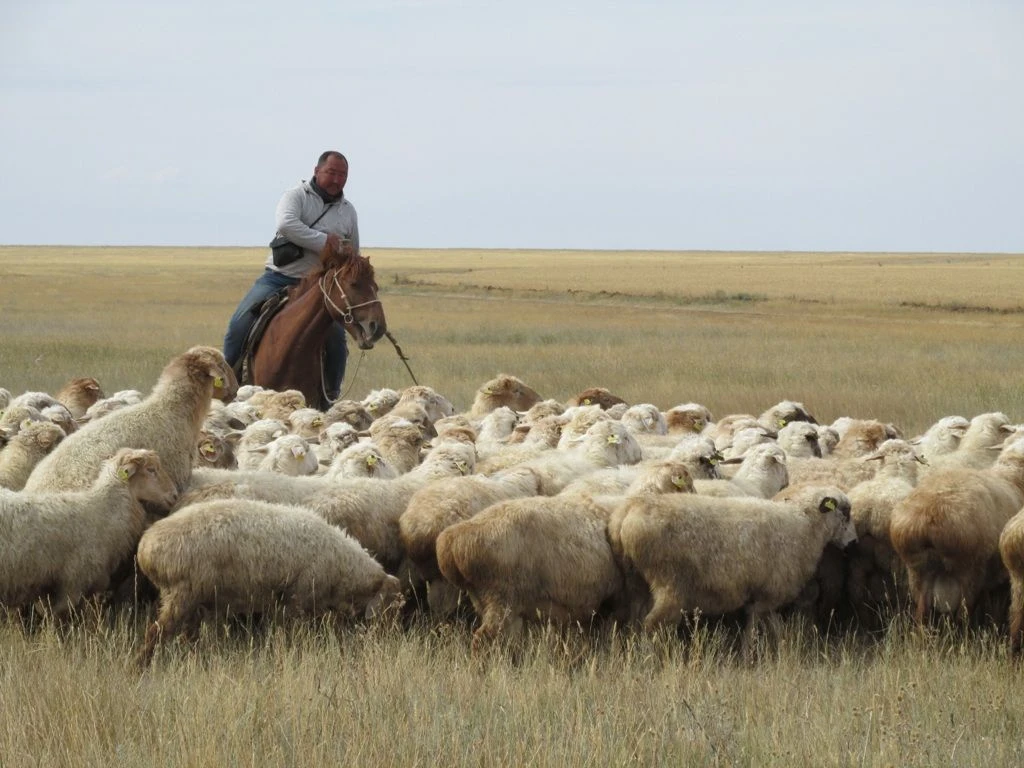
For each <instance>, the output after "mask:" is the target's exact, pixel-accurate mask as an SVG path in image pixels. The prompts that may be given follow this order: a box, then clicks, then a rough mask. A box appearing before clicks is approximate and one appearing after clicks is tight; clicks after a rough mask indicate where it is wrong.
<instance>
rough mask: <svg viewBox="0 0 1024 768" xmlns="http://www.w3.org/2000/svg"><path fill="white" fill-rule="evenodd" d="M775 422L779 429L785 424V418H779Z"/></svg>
mask: <svg viewBox="0 0 1024 768" xmlns="http://www.w3.org/2000/svg"><path fill="white" fill-rule="evenodd" d="M776 423H777V424H778V425H779V429H782V428H783V427H784V426H786V420H785V419H779V420H778V422H776Z"/></svg>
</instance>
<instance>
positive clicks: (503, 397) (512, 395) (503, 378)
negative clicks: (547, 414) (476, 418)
mask: <svg viewBox="0 0 1024 768" xmlns="http://www.w3.org/2000/svg"><path fill="white" fill-rule="evenodd" d="M540 400H541V397H540V395H538V394H537V392H536V391H535V390H534V389H532V388H531V387H529V386H527V385H526V384H525V383H524V382H523V381H522V380H521V379H518V378H516V377H515V376H512V375H510V374H507V373H502V374H500V375H498V376H497V377H495V378H493V379H491V380H490V381H488V382H487V383H486V384H484V385H483V386H482V387H480V388H479V389H478V390H477V391H476V398H475V399H474V400H473V408H472V412H473V413H476V414H480V415H482V414H484V413H488V412H490V411H493V410H494V409H495V408H497V407H499V406H502V405H507V406H508V407H509V408H512V409H513V410H516V411H525V410H526V409H528V408H532V407H533V406H534V405H536V404H537V403H539V402H540Z"/></svg>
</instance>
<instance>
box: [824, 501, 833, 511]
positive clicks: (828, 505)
mask: <svg viewBox="0 0 1024 768" xmlns="http://www.w3.org/2000/svg"><path fill="white" fill-rule="evenodd" d="M825 509H827V510H828V511H829V512H835V511H836V501H835V499H825Z"/></svg>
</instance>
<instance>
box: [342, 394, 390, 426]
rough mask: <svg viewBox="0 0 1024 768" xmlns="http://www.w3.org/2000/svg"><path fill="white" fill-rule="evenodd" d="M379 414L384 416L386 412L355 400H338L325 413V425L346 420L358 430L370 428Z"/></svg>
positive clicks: (346, 422)
mask: <svg viewBox="0 0 1024 768" xmlns="http://www.w3.org/2000/svg"><path fill="white" fill-rule="evenodd" d="M396 395H397V393H396ZM387 410H391V409H390V408H388V409H387ZM378 415H380V416H383V415H384V412H381V413H380V414H377V413H375V412H373V411H370V410H369V409H368V408H367V407H366V406H365V405H363V404H362V403H359V402H356V401H355V400H338V401H336V402H335V403H334V404H333V405H332V406H331V407H330V408H328V409H327V413H325V414H324V426H325V427H326V426H328V425H330V424H337V423H339V422H344V423H345V424H349V425H351V426H352V427H354V428H355V429H356V430H357V431H363V430H366V429H369V428H370V425H371V424H373V420H374V419H376V418H377V416H378Z"/></svg>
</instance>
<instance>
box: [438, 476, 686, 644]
mask: <svg viewBox="0 0 1024 768" xmlns="http://www.w3.org/2000/svg"><path fill="white" fill-rule="evenodd" d="M691 487H692V486H691V485H690V483H689V477H688V476H687V475H686V471H685V470H684V469H682V468H681V467H679V466H675V467H671V466H669V465H668V464H667V463H663V462H662V463H654V464H650V465H647V466H646V467H645V473H644V474H642V475H641V476H639V477H638V478H637V480H636V481H635V483H634V485H633V486H632V487H631V488H630V489H629V491H628V492H627V495H626V496H625V497H624V496H622V495H614V496H603V495H602V496H593V495H591V494H588V493H579V494H560V495H558V496H555V497H551V498H547V497H536V496H534V497H529V498H519V499H511V500H506V501H499V502H497V503H496V504H493V505H491V506H488V507H487V508H486V509H484V510H483V511H481V512H480V513H479V514H476V515H474V516H472V517H470V518H469V519H466V520H463V521H461V522H458V523H455V524H453V525H451V526H449V527H447V528H445V529H444V530H443V531H441V533H440V534H439V535H438V536H437V543H436V555H437V563H438V568H439V570H440V572H441V574H442V575H443V576H444V578H445V579H446V580H447V581H448V583H450V584H451V585H452V586H454V587H455V588H457V589H460V590H463V591H465V592H467V593H468V594H469V596H470V599H471V600H472V602H473V607H474V608H475V610H476V612H477V614H478V616H479V618H480V624H479V627H478V628H477V630H476V632H475V633H474V635H473V645H474V647H478V646H479V645H480V643H482V642H483V641H486V640H490V639H494V638H495V637H497V636H498V635H501V634H508V635H511V636H515V635H516V634H518V632H519V631H520V629H521V627H522V625H523V622H524V621H535V620H537V619H538V618H539V619H541V620H549V621H552V622H554V623H556V624H560V625H564V624H567V623H569V622H580V623H584V624H589V623H591V622H593V621H594V620H595V619H596V618H598V617H599V615H600V614H601V613H602V612H603V611H604V609H608V610H609V611H610V612H612V613H613V614H614V613H618V614H620V615H625V612H626V609H627V606H624V605H620V604H617V603H618V602H619V601H621V600H622V597H623V596H622V592H623V576H622V572H621V570H620V569H619V567H618V564H617V563H616V560H615V557H614V555H613V554H612V551H611V547H610V545H609V543H608V538H607V527H608V521H609V518H610V517H611V516H612V515H613V514H614V512H615V510H616V509H617V508H618V507H619V506H621V505H622V503H623V502H624V499H626V498H636V497H639V496H644V495H647V494H655V493H677V492H679V491H686V490H688V489H689V488H691Z"/></svg>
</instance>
